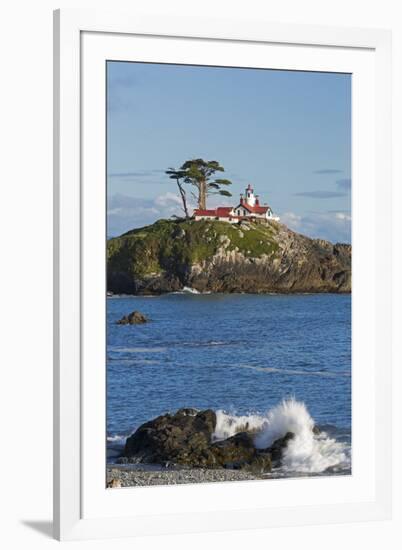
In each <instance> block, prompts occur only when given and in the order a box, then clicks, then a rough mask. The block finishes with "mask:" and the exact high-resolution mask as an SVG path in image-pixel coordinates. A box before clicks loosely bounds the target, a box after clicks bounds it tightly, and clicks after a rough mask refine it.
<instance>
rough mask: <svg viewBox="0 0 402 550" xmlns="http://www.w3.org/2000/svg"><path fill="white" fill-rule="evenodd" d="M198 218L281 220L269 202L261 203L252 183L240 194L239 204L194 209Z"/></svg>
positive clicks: (231, 221) (235, 220)
mask: <svg viewBox="0 0 402 550" xmlns="http://www.w3.org/2000/svg"><path fill="white" fill-rule="evenodd" d="M194 216H195V219H196V220H219V221H225V222H229V223H237V222H239V221H241V220H250V221H269V220H273V221H279V220H280V218H279V216H275V215H274V213H273V211H272V208H271V207H270V206H269V205H268V204H260V199H259V196H258V195H255V194H254V189H253V188H252V187H251V185H250V184H248V186H247V187H246V189H245V192H244V193H241V194H240V202H239V204H237V206H233V207H232V206H218V207H217V208H214V209H207V210H201V209H199V208H198V209H196V210H194Z"/></svg>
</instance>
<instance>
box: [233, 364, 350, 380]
mask: <svg viewBox="0 0 402 550" xmlns="http://www.w3.org/2000/svg"><path fill="white" fill-rule="evenodd" d="M238 367H239V368H242V369H252V370H257V371H260V372H273V373H278V374H294V375H297V376H324V377H329V378H331V377H334V376H350V374H349V373H347V372H327V371H308V370H300V369H278V368H276V367H256V366H254V365H238Z"/></svg>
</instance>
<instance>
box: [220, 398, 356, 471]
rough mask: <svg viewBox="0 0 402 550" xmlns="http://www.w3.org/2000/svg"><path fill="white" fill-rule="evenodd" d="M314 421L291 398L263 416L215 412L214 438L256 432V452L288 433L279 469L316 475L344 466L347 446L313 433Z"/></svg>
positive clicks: (324, 435) (302, 406) (303, 406)
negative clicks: (288, 437)
mask: <svg viewBox="0 0 402 550" xmlns="http://www.w3.org/2000/svg"><path fill="white" fill-rule="evenodd" d="M313 427H314V420H313V419H312V417H311V416H310V414H309V412H308V410H307V408H306V406H305V405H304V403H301V402H299V401H296V400H295V399H288V400H283V401H282V402H281V403H280V404H279V405H277V406H276V407H274V408H272V409H270V410H269V411H268V412H267V413H266V414H265V415H261V416H260V415H249V416H233V415H228V414H226V413H225V412H224V411H217V424H216V429H215V433H214V438H215V439H226V438H227V437H230V436H232V435H234V434H235V433H237V432H239V431H242V430H244V429H247V430H256V431H257V433H256V435H255V439H254V443H255V446H256V448H257V449H265V448H267V447H269V446H270V445H272V443H273V442H274V441H275V440H277V439H279V438H280V437H283V436H284V435H286V433H287V432H292V433H293V434H294V438H293V439H291V440H290V441H289V443H288V445H287V448H286V449H285V451H284V455H283V458H282V470H284V471H286V472H300V473H320V472H324V471H325V470H327V469H328V468H331V467H343V466H345V467H346V466H348V462H349V457H348V451H347V446H346V444H344V443H340V442H338V441H336V440H335V439H333V438H330V437H328V435H327V434H326V433H325V432H322V433H320V434H314V432H313Z"/></svg>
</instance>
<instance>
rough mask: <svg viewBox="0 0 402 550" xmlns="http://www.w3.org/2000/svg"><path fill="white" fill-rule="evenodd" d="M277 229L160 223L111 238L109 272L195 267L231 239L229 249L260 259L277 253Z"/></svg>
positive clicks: (139, 272)
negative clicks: (193, 265)
mask: <svg viewBox="0 0 402 550" xmlns="http://www.w3.org/2000/svg"><path fill="white" fill-rule="evenodd" d="M276 231H277V230H276V228H275V225H274V224H271V225H264V226H263V225H252V226H251V228H250V229H249V230H248V231H247V230H244V228H241V227H239V226H237V225H235V226H233V225H230V224H228V223H226V222H218V221H197V222H196V221H193V220H189V221H184V220H159V221H157V222H156V223H154V224H153V225H149V226H146V227H142V228H140V229H133V230H132V231H129V232H127V233H125V234H124V235H121V236H120V237H116V238H113V239H110V240H109V241H108V245H107V257H108V265H109V269H111V270H113V271H122V272H126V273H129V274H135V275H140V276H141V275H147V274H151V273H160V272H161V271H163V270H166V269H168V268H172V267H174V266H185V265H192V264H195V263H199V262H202V261H203V260H205V259H207V258H210V257H212V256H213V255H214V254H215V253H216V252H217V250H218V248H219V247H221V246H222V241H225V237H228V238H229V239H230V243H229V244H228V246H227V250H234V249H236V248H237V249H238V250H239V251H240V252H242V253H243V254H244V255H245V256H249V257H254V258H258V257H261V256H262V255H263V254H267V255H271V254H274V253H275V251H276V250H277V249H278V245H277V243H276V241H275V234H276Z"/></svg>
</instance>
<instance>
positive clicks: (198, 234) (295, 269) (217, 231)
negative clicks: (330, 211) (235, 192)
mask: <svg viewBox="0 0 402 550" xmlns="http://www.w3.org/2000/svg"><path fill="white" fill-rule="evenodd" d="M351 252H352V251H351V246H350V245H346V244H335V245H334V244H331V243H330V242H328V241H324V240H321V239H310V238H308V237H305V236H304V235H301V234H299V233H295V232H294V231H291V230H290V229H288V228H287V227H286V226H285V225H283V224H281V223H278V222H269V223H267V224H266V225H262V224H255V223H249V222H242V223H240V224H239V225H230V224H228V223H226V222H217V221H198V222H196V221H194V220H188V221H181V220H173V221H172V220H159V221H158V222H156V223H154V224H153V225H150V226H147V227H143V228H140V229H134V230H132V231H129V232H128V233H125V234H124V235H121V236H120V237H116V238H113V239H110V240H109V241H108V243H107V257H108V266H107V286H108V291H111V292H114V293H125V294H161V293H164V292H172V291H178V290H181V289H182V288H183V287H191V288H193V289H196V290H198V291H200V292H247V293H266V292H278V293H279V292H281V293H290V292H350V291H351Z"/></svg>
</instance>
